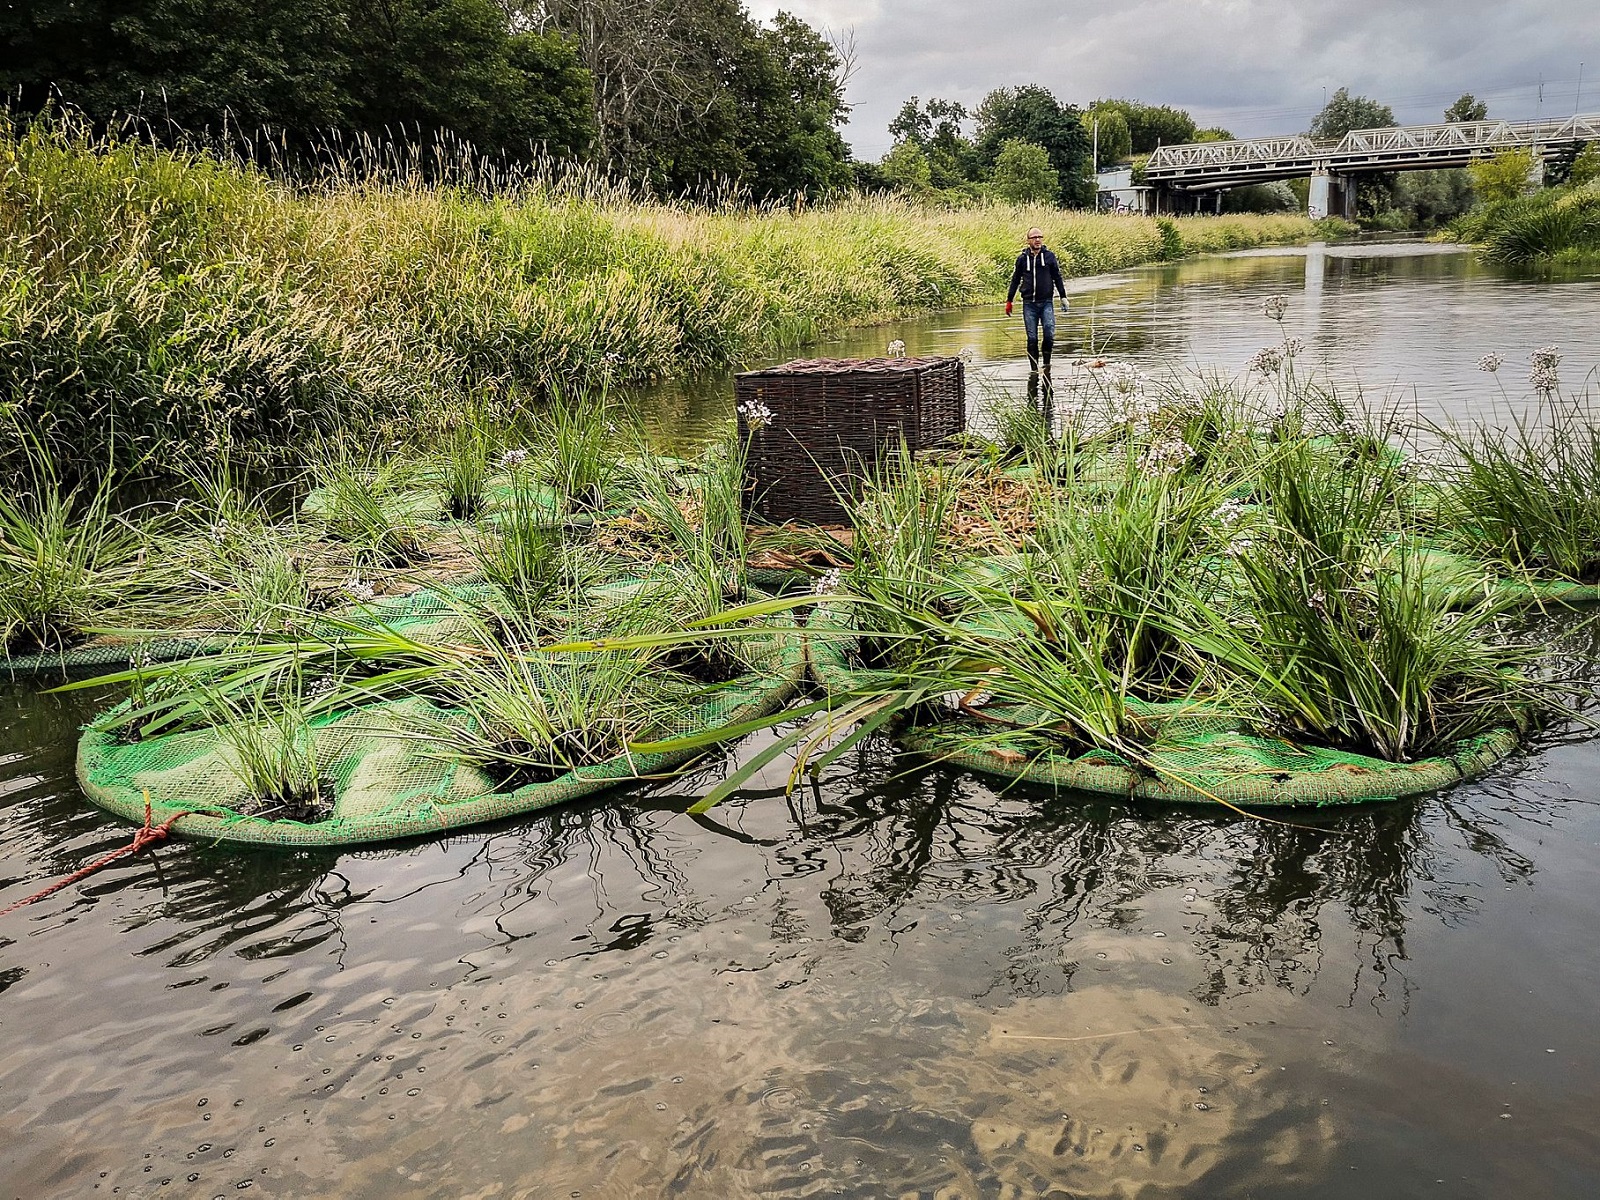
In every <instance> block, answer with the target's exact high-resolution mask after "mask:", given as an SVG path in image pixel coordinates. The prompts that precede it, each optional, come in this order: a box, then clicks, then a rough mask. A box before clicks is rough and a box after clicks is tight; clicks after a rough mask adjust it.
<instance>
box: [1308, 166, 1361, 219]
mask: <svg viewBox="0 0 1600 1200" xmlns="http://www.w3.org/2000/svg"><path fill="white" fill-rule="evenodd" d="M1306 215H1307V216H1308V217H1310V218H1311V219H1312V220H1313V221H1320V220H1321V219H1322V218H1323V217H1343V218H1344V219H1345V220H1347V221H1353V220H1355V216H1356V181H1355V180H1354V179H1351V178H1350V177H1349V176H1347V175H1335V174H1334V173H1333V172H1332V171H1330V170H1328V169H1327V168H1326V167H1318V168H1317V169H1316V170H1314V171H1312V172H1311V191H1310V194H1309V195H1307V197H1306Z"/></svg>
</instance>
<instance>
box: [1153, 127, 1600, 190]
mask: <svg viewBox="0 0 1600 1200" xmlns="http://www.w3.org/2000/svg"><path fill="white" fill-rule="evenodd" d="M1584 141H1600V114H1588V115H1580V116H1572V117H1565V118H1561V119H1556V120H1549V121H1460V122H1455V123H1452V124H1445V125H1397V126H1392V127H1389V128H1384V129H1353V130H1351V131H1350V132H1349V133H1347V134H1345V135H1344V137H1342V138H1340V139H1339V140H1338V141H1334V140H1332V139H1318V138H1310V137H1306V136H1304V135H1291V136H1289V137H1273V138H1251V139H1248V140H1241V141H1232V142H1197V143H1193V144H1187V145H1181V146H1162V147H1160V148H1158V149H1157V150H1156V151H1155V153H1153V154H1151V155H1150V158H1149V160H1148V161H1147V162H1146V164H1145V179H1146V181H1147V182H1149V183H1152V184H1168V185H1172V186H1178V187H1187V188H1208V187H1227V186H1230V185H1233V184H1238V183H1251V182H1262V181H1265V180H1269V179H1293V178H1296V177H1298V176H1305V175H1310V174H1312V173H1313V172H1316V171H1332V172H1334V173H1336V174H1345V175H1349V174H1360V173H1361V172H1363V171H1394V170H1407V169H1422V168H1427V167H1447V166H1461V165H1464V164H1466V163H1468V162H1471V161H1472V160H1473V159H1475V158H1482V157H1485V156H1486V155H1489V154H1495V153H1498V152H1500V151H1502V150H1515V149H1522V148H1526V147H1538V148H1541V149H1542V150H1543V151H1544V152H1545V153H1546V154H1547V155H1548V154H1550V153H1554V152H1555V151H1556V150H1557V149H1558V148H1559V147H1562V146H1565V145H1569V144H1571V143H1573V142H1584Z"/></svg>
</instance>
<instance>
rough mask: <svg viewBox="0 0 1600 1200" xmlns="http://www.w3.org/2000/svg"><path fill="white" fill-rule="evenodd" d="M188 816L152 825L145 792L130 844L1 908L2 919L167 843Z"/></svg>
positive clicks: (178, 815) (147, 797) (186, 814)
mask: <svg viewBox="0 0 1600 1200" xmlns="http://www.w3.org/2000/svg"><path fill="white" fill-rule="evenodd" d="M188 815H189V813H188V811H187V810H185V811H184V812H181V813H177V814H176V815H174V816H170V817H168V818H167V819H166V820H165V821H163V822H161V824H159V825H155V824H152V821H153V819H154V816H153V814H152V813H151V811H150V793H149V792H148V791H147V792H145V794H144V824H143V825H142V826H140V827H139V829H138V830H137V831H135V833H134V835H133V841H131V842H129V843H128V844H127V845H126V846H123V847H121V848H120V849H117V850H113V851H112V852H111V853H110V854H107V855H106V856H105V857H104V858H97V859H95V860H94V862H92V863H90V864H89V865H88V866H86V867H80V868H79V869H78V870H76V871H74V872H73V873H72V874H71V875H68V876H67V877H66V878H65V879H58V880H56V882H54V883H52V884H51V885H50V886H49V887H47V888H45V889H44V890H42V891H38V892H35V893H34V894H33V895H31V896H28V897H26V898H24V899H22V900H18V901H17V902H16V903H15V904H13V905H11V906H10V907H8V908H0V917H3V916H5V915H6V914H8V913H13V912H16V911H17V909H19V908H23V907H25V906H27V905H29V904H32V903H33V902H34V901H35V900H43V899H44V898H45V897H46V896H53V895H54V894H55V893H56V892H59V891H60V890H61V889H62V888H64V887H71V886H72V885H73V884H75V883H77V882H78V880H80V879H83V878H85V877H86V876H89V875H92V874H94V873H95V872H96V871H98V870H99V869H100V868H101V867H104V866H106V865H108V864H110V863H114V862H116V861H117V859H119V858H121V857H123V856H124V855H127V854H137V853H138V852H139V851H141V850H143V849H144V848H145V847H146V846H152V845H155V844H156V843H157V842H164V841H166V840H167V834H168V833H169V832H170V831H171V829H172V824H173V822H174V821H176V820H177V819H178V818H179V817H187V816H188Z"/></svg>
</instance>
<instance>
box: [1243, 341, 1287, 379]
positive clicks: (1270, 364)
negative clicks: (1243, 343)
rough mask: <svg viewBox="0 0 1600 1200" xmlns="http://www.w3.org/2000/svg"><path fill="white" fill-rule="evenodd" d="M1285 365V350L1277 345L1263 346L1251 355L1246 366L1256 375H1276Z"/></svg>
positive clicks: (1246, 368)
mask: <svg viewBox="0 0 1600 1200" xmlns="http://www.w3.org/2000/svg"><path fill="white" fill-rule="evenodd" d="M1282 366H1283V351H1282V350H1280V349H1279V348H1278V347H1277V346H1263V347H1261V349H1259V350H1257V351H1256V352H1255V353H1254V354H1253V355H1251V357H1250V361H1249V362H1247V363H1246V364H1245V366H1244V369H1245V370H1246V371H1249V372H1250V373H1251V374H1254V375H1276V374H1277V373H1278V369H1279V368H1280V367H1282Z"/></svg>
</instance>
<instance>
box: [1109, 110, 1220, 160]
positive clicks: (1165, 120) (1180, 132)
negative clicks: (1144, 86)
mask: <svg viewBox="0 0 1600 1200" xmlns="http://www.w3.org/2000/svg"><path fill="white" fill-rule="evenodd" d="M1091 107H1092V108H1093V109H1095V110H1102V111H1103V110H1105V109H1115V110H1116V111H1118V112H1120V113H1121V114H1122V116H1123V119H1124V120H1125V121H1127V123H1128V139H1129V141H1130V143H1131V149H1130V153H1132V154H1149V153H1150V152H1151V151H1152V150H1154V149H1155V148H1156V147H1157V146H1174V145H1180V144H1182V143H1184V142H1192V141H1194V140H1195V126H1194V118H1193V117H1191V116H1190V115H1189V114H1188V113H1186V112H1185V111H1184V110H1183V109H1181V108H1172V107H1171V106H1170V105H1166V104H1141V103H1140V102H1139V101H1137V100H1096V101H1095V102H1094V104H1093V105H1092V106H1091Z"/></svg>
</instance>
